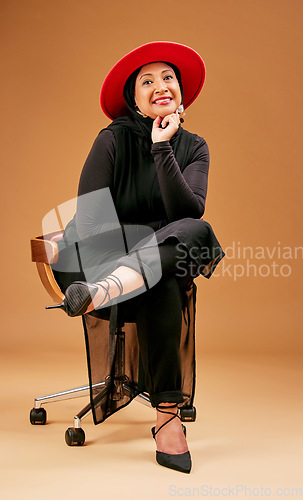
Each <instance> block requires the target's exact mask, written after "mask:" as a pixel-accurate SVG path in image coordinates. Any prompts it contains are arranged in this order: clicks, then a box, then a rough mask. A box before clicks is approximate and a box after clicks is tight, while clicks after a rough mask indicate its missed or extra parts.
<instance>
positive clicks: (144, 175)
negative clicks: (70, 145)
mask: <svg viewBox="0 0 303 500" xmlns="http://www.w3.org/2000/svg"><path fill="white" fill-rule="evenodd" d="M115 153H116V145H115V136H114V133H113V132H112V131H111V130H108V129H105V130H103V131H102V132H101V133H100V134H99V135H98V136H97V138H96V140H95V142H94V144H93V146H92V149H91V151H90V153H89V155H88V157H87V160H86V162H85V164H84V167H83V170H82V173H81V177H80V182H79V189H78V197H80V196H81V195H84V194H86V193H90V192H92V191H95V190H100V189H103V188H109V189H110V191H111V193H112V197H113V201H114V203H115V204H116V203H118V202H119V200H115V190H114V171H115ZM151 155H152V158H153V165H149V166H148V167H147V168H148V169H151V170H152V171H151V170H148V169H147V170H146V172H137V173H136V177H135V178H136V179H137V184H138V186H139V187H138V188H137V191H136V200H134V209H135V212H134V214H133V215H132V216H130V215H129V213H128V214H127V215H126V217H124V215H125V214H124V213H121V210H120V213H119V209H118V210H117V212H118V215H119V219H120V221H121V222H122V223H124V222H126V223H127V222H129V223H138V222H142V211H143V212H144V213H145V214H146V217H145V219H144V223H145V224H146V225H149V226H150V227H152V228H153V229H154V230H157V229H159V228H161V227H163V226H164V225H167V224H168V223H169V222H173V221H176V220H179V219H183V218H186V217H191V218H196V219H198V218H200V217H202V215H203V213H204V209H205V199H206V193H207V179H208V168H209V152H208V147H207V144H206V142H205V140H204V139H203V138H201V137H199V136H196V139H195V142H194V146H193V149H192V152H191V155H190V163H189V164H188V165H187V166H185V168H184V169H183V171H182V172H181V170H180V167H179V165H178V163H177V160H176V158H175V155H174V152H173V149H172V147H171V145H170V142H169V141H162V142H157V143H154V144H152V145H151ZM154 170H155V172H156V175H155V172H154ZM153 177H154V178H155V179H153ZM151 179H153V180H152V181H151ZM145 198H146V199H145ZM151 198H152V199H151ZM94 199H96V198H92V201H91V202H90V203H89V205H88V204H85V213H83V210H82V212H81V209H80V210H79V208H78V210H77V218H76V224H77V231H78V234H79V236H80V238H87V237H89V236H93V235H96V234H98V233H99V232H103V231H104V228H103V230H102V231H101V230H100V204H99V203H98V202H96V203H95V202H94ZM146 200H147V201H146ZM131 203H132V200H129V204H131ZM150 205H151V209H150ZM147 206H148V208H149V209H148V210H147V209H146V207H147ZM78 207H79V204H78ZM141 207H142V210H141ZM136 218H137V220H135V219H136ZM101 219H102V217H101ZM130 219H133V220H130ZM103 222H104V221H102V224H103ZM103 225H104V224H103ZM108 229H110V228H109V227H108Z"/></svg>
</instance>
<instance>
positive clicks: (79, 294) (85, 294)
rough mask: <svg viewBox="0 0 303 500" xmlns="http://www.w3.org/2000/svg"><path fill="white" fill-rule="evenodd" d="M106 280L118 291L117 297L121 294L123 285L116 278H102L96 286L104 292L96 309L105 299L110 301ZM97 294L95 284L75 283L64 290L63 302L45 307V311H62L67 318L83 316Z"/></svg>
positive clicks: (112, 275) (113, 276) (110, 276)
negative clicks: (103, 283)
mask: <svg viewBox="0 0 303 500" xmlns="http://www.w3.org/2000/svg"><path fill="white" fill-rule="evenodd" d="M107 280H112V281H114V283H115V284H116V285H117V287H118V289H119V295H118V297H119V296H120V295H121V294H122V293H123V285H122V283H121V281H120V279H119V278H118V277H117V276H115V275H114V274H111V275H109V276H107V277H106V278H103V279H102V280H100V282H98V285H99V286H101V287H102V288H103V290H104V291H105V296H104V299H103V300H102V302H101V304H99V305H98V307H100V306H102V304H103V303H104V302H105V300H106V299H107V298H108V300H111V297H110V295H109V291H108V290H109V286H110V285H109V283H108V281H107ZM102 281H104V282H106V284H107V288H106V287H105V286H104V285H102V284H101V282H102ZM97 292H98V286H97V285H96V284H94V283H88V282H86V281H75V282H74V283H72V284H71V285H69V287H68V288H67V289H66V291H65V298H64V300H63V302H61V304H56V305H54V306H46V308H45V309H63V311H64V312H66V314H67V315H68V316H71V317H74V316H82V315H83V314H85V312H86V310H87V308H88V306H89V305H90V303H91V302H92V300H93V298H94V296H95V295H96V293H97Z"/></svg>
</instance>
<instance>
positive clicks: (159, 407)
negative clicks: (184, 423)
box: [154, 404, 181, 435]
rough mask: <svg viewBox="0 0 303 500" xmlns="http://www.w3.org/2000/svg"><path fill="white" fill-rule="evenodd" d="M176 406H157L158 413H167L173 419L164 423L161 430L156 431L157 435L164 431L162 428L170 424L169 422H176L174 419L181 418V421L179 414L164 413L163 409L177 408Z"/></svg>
mask: <svg viewBox="0 0 303 500" xmlns="http://www.w3.org/2000/svg"><path fill="white" fill-rule="evenodd" d="M176 406H178V405H176V404H174V405H171V406H162V407H161V406H159V405H158V406H157V411H159V412H160V413H166V414H167V415H172V417H171V418H169V419H168V420H167V421H166V422H164V424H162V425H160V427H159V429H158V430H157V431H155V434H154V435H156V434H158V432H159V431H160V430H161V429H162V427H164V426H165V425H167V424H169V422H171V421H172V420H174V418H176V417H177V418H179V419H180V420H181V417H180V416H179V415H178V413H173V412H172V411H163V408H176Z"/></svg>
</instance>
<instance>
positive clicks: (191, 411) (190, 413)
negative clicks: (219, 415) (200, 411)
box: [180, 406, 197, 422]
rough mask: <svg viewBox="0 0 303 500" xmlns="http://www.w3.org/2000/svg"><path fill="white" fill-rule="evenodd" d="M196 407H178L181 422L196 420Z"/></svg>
mask: <svg viewBox="0 0 303 500" xmlns="http://www.w3.org/2000/svg"><path fill="white" fill-rule="evenodd" d="M196 414H197V412H196V408H195V407H194V406H192V407H191V408H180V417H181V421H182V422H194V421H195V420H196Z"/></svg>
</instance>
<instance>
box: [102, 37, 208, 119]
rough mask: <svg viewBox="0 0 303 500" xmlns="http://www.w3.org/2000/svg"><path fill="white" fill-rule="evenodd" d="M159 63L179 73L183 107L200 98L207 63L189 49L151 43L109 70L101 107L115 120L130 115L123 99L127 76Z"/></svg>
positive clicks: (170, 44) (161, 43)
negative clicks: (141, 68)
mask: <svg viewBox="0 0 303 500" xmlns="http://www.w3.org/2000/svg"><path fill="white" fill-rule="evenodd" d="M157 61H165V62H167V63H172V64H174V65H175V66H177V68H178V69H179V71H180V74H181V81H182V86H183V106H184V109H186V108H188V106H190V105H191V104H192V102H193V101H194V100H195V99H196V98H197V97H198V95H199V93H200V91H201V89H202V87H203V83H204V80H205V64H204V62H203V59H202V58H201V56H200V55H199V54H198V52H196V51H195V50H193V49H192V48H190V47H187V46H186V45H182V44H181V43H175V42H150V43H146V44H144V45H141V46H140V47H137V48H136V49H134V50H132V51H131V52H129V53H128V54H126V56H124V57H122V59H120V61H118V62H117V63H116V64H115V66H114V67H113V68H112V69H111V70H110V72H109V73H108V75H107V77H106V78H105V80H104V83H103V85H102V89H101V96H100V103H101V108H102V110H103V111H104V113H105V114H106V116H108V118H110V119H111V120H114V119H115V118H118V117H120V116H126V115H128V114H129V110H128V108H127V106H126V102H125V100H124V97H123V88H124V85H125V83H126V80H127V79H128V77H129V76H130V75H131V74H132V73H133V72H134V71H135V70H136V69H137V68H139V67H140V66H144V65H145V64H149V63H152V62H157Z"/></svg>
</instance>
